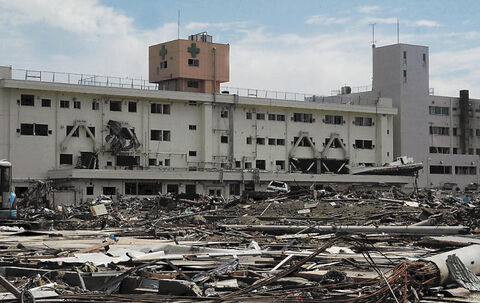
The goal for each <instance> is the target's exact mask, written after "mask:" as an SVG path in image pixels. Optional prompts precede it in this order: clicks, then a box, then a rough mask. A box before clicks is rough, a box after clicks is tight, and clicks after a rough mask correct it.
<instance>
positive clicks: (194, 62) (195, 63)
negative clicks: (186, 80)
mask: <svg viewBox="0 0 480 303" xmlns="http://www.w3.org/2000/svg"><path fill="white" fill-rule="evenodd" d="M199 65H200V61H198V59H188V66H199Z"/></svg>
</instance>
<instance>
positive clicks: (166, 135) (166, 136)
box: [163, 130, 170, 141]
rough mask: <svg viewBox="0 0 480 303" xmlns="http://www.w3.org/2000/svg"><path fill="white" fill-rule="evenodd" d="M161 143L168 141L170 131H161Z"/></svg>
mask: <svg viewBox="0 0 480 303" xmlns="http://www.w3.org/2000/svg"><path fill="white" fill-rule="evenodd" d="M163 141H170V131H169V130H164V131H163Z"/></svg>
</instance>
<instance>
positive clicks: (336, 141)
mask: <svg viewBox="0 0 480 303" xmlns="http://www.w3.org/2000/svg"><path fill="white" fill-rule="evenodd" d="M328 141H330V138H325V143H324V145H325V146H327V144H328ZM341 147H342V143H341V141H340V140H339V139H338V138H334V139H333V142H332V144H331V145H330V148H341Z"/></svg>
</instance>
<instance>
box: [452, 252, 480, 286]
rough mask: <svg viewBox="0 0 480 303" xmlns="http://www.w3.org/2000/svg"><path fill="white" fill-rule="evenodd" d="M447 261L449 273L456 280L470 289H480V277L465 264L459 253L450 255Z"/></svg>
mask: <svg viewBox="0 0 480 303" xmlns="http://www.w3.org/2000/svg"><path fill="white" fill-rule="evenodd" d="M445 262H446V263H447V267H448V271H449V275H450V277H451V278H452V279H453V280H454V281H455V282H457V283H458V284H459V285H460V286H462V287H464V288H466V289H468V290H470V291H480V279H479V278H478V277H477V276H476V275H475V274H474V273H473V272H471V271H470V270H469V269H468V268H467V267H466V266H465V264H463V262H462V261H461V260H460V258H458V257H457V255H455V254H453V255H449V256H448V257H447V260H446V261H445Z"/></svg>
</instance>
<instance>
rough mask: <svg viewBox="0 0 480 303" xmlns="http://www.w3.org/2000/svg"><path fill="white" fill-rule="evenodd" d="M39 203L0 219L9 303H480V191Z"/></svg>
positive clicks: (0, 272) (0, 282)
mask: <svg viewBox="0 0 480 303" xmlns="http://www.w3.org/2000/svg"><path fill="white" fill-rule="evenodd" d="M262 195H263V196H262ZM25 201H28V203H25ZM39 201H41V203H38V204H35V203H33V202H34V201H32V199H26V200H24V201H19V202H18V205H19V209H18V213H19V215H20V219H19V220H16V221H12V220H10V221H2V222H0V226H3V227H2V228H0V238H1V242H0V247H1V248H2V249H1V250H0V262H1V265H0V301H1V300H3V301H7V302H8V301H11V302H15V301H19V300H20V301H22V300H23V301H24V302H25V301H27V300H33V299H32V298H34V300H35V302H52V301H59V302H60V301H61V302H118V301H121V302H177V301H182V302H197V301H201V300H209V301H211V300H215V301H254V300H255V301H261V302H265V301H266V302H277V301H282V302H299V301H300V302H458V301H459V300H464V301H465V300H469V302H475V301H474V300H475V293H476V292H478V291H479V290H480V280H479V278H478V276H477V275H478V274H480V267H479V265H478V264H480V245H479V244H480V238H479V237H478V229H479V223H480V221H479V220H480V216H479V215H480V214H479V205H480V204H479V203H480V195H478V194H476V193H473V192H470V193H463V194H461V193H455V192H451V191H437V190H423V191H420V192H416V193H412V194H407V193H404V192H402V191H401V190H399V189H397V188H391V189H388V190H365V191H359V190H353V189H350V190H346V191H337V190H335V189H334V188H332V187H325V188H320V189H314V188H309V189H307V188H305V189H299V190H295V191H290V192H283V193H263V194H260V193H249V194H246V195H244V196H243V197H238V198H235V199H228V200H226V199H224V198H223V197H209V196H199V195H185V194H179V195H171V194H167V195H161V194H159V195H157V196H152V197H148V198H139V197H115V198H113V197H106V196H99V197H98V198H97V199H95V200H94V201H91V202H89V203H85V204H82V205H78V206H62V207H56V208H49V207H48V203H46V204H45V203H44V202H45V201H43V200H42V199H41V198H39ZM477 300H478V299H477Z"/></svg>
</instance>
